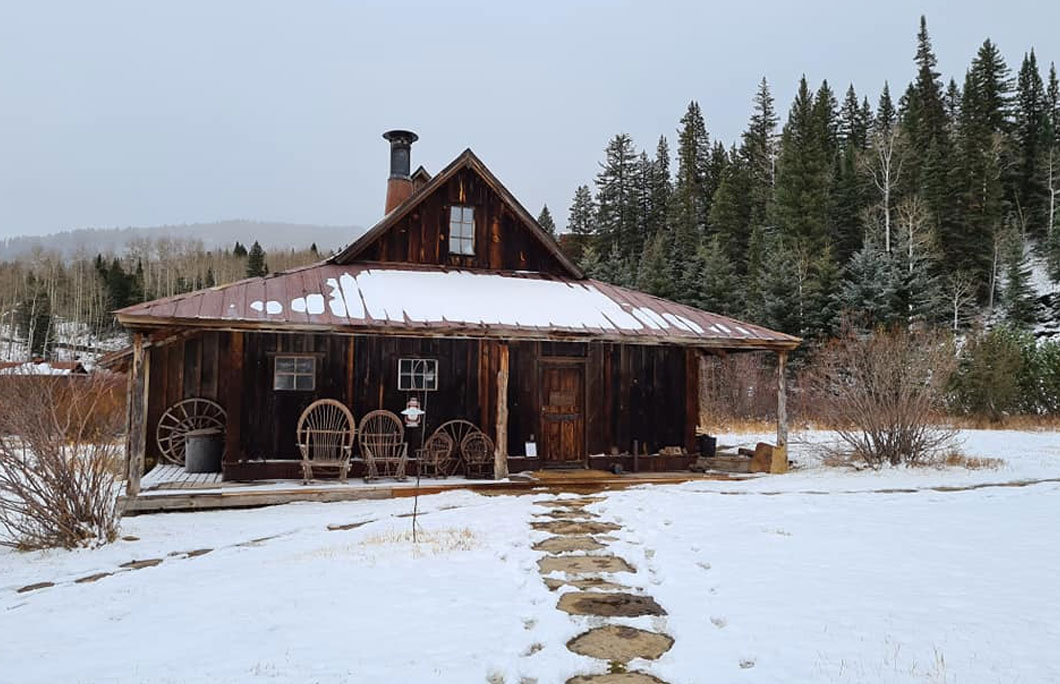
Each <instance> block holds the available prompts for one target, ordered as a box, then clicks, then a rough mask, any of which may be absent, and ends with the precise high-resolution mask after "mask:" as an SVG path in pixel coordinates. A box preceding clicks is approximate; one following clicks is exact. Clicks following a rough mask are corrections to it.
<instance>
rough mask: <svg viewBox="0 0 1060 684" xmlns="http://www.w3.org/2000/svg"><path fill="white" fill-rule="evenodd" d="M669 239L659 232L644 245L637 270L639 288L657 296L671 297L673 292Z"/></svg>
mask: <svg viewBox="0 0 1060 684" xmlns="http://www.w3.org/2000/svg"><path fill="white" fill-rule="evenodd" d="M667 243H668V240H667V236H666V234H665V233H659V234H658V235H656V236H655V237H654V238H652V239H651V240H650V241H649V242H648V244H646V245H645V246H644V253H643V254H642V255H641V258H640V262H639V268H638V272H637V283H636V286H637V289H638V290H641V291H643V292H647V293H648V294H653V295H655V296H656V297H665V298H669V297H670V296H671V295H672V293H673V279H672V277H671V272H670V261H669V253H668V244H667Z"/></svg>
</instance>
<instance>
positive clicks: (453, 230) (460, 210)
mask: <svg viewBox="0 0 1060 684" xmlns="http://www.w3.org/2000/svg"><path fill="white" fill-rule="evenodd" d="M449 253H450V254H471V255H473V254H474V253H475V208H474V207H460V206H456V207H450V208H449Z"/></svg>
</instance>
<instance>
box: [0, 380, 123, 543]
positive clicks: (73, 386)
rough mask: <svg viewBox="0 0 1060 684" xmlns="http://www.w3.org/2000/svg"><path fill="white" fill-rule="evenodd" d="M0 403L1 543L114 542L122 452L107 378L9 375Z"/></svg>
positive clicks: (116, 395) (115, 395)
mask: <svg viewBox="0 0 1060 684" xmlns="http://www.w3.org/2000/svg"><path fill="white" fill-rule="evenodd" d="M0 397H2V399H0V545H4V546H10V547H14V548H18V549H24V550H29V549H41V548H52V547H63V548H74V547H77V546H91V545H95V544H101V543H106V542H110V541H113V540H114V538H115V536H116V535H117V525H118V512H117V510H116V495H117V480H118V476H119V473H120V471H121V463H122V453H123V450H124V449H123V445H122V443H121V441H120V436H121V427H122V420H121V412H120V411H118V410H116V408H115V407H116V405H118V404H120V397H121V394H120V391H118V390H117V388H116V386H115V383H114V381H113V379H112V378H108V377H106V376H103V375H95V376H89V377H65V376H53V377H46V376H44V377H42V376H38V377H17V376H16V377H8V378H2V379H0Z"/></svg>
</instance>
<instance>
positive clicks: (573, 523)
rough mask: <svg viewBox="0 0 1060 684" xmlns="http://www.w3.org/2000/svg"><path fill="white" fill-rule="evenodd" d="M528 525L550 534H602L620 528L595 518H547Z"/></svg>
mask: <svg viewBox="0 0 1060 684" xmlns="http://www.w3.org/2000/svg"><path fill="white" fill-rule="evenodd" d="M530 526H531V527H533V528H534V529H535V530H541V531H544V532H551V533H552V534H569V535H586V534H602V533H604V532H614V531H615V530H620V529H622V528H621V526H619V525H616V524H615V523H609V522H599V521H596V520H584V521H578V520H549V521H546V522H532V523H530Z"/></svg>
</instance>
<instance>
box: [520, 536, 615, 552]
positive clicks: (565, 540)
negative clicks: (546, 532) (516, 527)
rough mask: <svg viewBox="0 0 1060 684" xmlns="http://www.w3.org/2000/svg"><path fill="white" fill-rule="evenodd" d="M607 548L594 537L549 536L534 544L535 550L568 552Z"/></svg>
mask: <svg viewBox="0 0 1060 684" xmlns="http://www.w3.org/2000/svg"><path fill="white" fill-rule="evenodd" d="M604 548H607V547H606V546H604V545H603V544H601V543H600V542H598V541H596V540H595V539H593V538H592V537H549V538H548V539H545V540H544V541H539V542H538V543H536V544H534V546H533V549H534V551H544V552H545V553H568V552H570V551H599V550H600V549H604Z"/></svg>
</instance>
